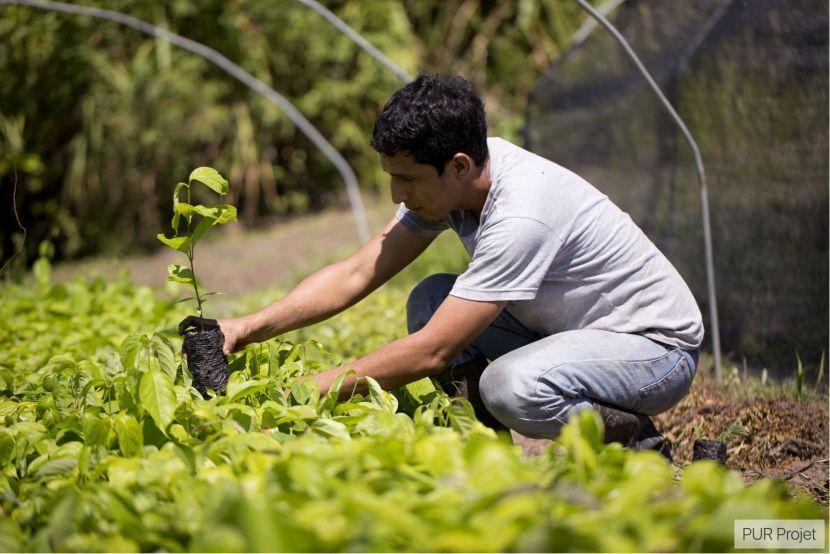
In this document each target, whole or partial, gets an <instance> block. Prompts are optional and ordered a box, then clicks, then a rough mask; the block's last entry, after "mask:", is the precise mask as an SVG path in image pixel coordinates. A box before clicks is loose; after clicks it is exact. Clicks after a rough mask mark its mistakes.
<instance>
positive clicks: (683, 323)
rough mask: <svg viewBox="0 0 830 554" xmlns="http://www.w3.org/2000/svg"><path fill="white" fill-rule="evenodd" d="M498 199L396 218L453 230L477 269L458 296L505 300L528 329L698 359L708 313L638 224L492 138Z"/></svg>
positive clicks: (578, 183) (566, 175) (549, 165)
mask: <svg viewBox="0 0 830 554" xmlns="http://www.w3.org/2000/svg"><path fill="white" fill-rule="evenodd" d="M487 146H488V148H489V150H490V182H491V184H490V191H489V193H488V195H487V200H486V202H485V204H484V208H483V210H482V212H481V218H480V219H479V218H477V217H476V215H475V213H474V212H472V211H468V210H460V211H454V212H452V213H451V214H450V215H449V216H447V217H446V218H444V219H443V220H440V221H436V220H429V219H426V218H424V217H422V216H420V215H418V214H416V213H414V212H411V211H409V210H407V209H406V207H405V206H404V205H403V204H401V206H400V207H399V209H398V212H397V217H398V219H399V220H400V221H401V222H402V223H403V224H404V225H405V226H406V227H407V228H408V229H410V230H412V231H413V232H415V233H417V234H419V235H422V236H428V237H433V236H437V235H438V234H439V233H441V231H443V230H444V229H448V228H452V229H453V230H455V232H456V233H457V234H458V236H459V237H460V238H461V242H462V243H463V244H464V247H465V248H466V249H467V251H468V252H469V253H470V256H472V261H471V262H470V265H469V266H468V268H467V271H466V272H464V273H463V274H462V275H461V276H459V277H458V279H457V280H456V282H455V286H454V287H453V289H452V291H451V292H450V294H451V295H452V296H456V297H458V298H466V299H468V300H507V301H509V302H508V307H507V309H508V310H509V311H510V313H512V314H513V315H514V316H516V317H517V318H518V319H519V321H521V322H522V323H523V324H524V325H526V326H527V327H528V328H530V329H532V330H534V331H537V332H538V333H540V334H542V335H544V336H547V335H552V334H554V333H559V332H561V331H569V330H574V329H600V330H605V331H615V332H618V333H637V334H640V335H644V336H646V337H649V338H651V339H654V340H657V341H659V342H663V343H667V344H671V345H675V346H679V347H681V348H684V349H687V350H691V349H695V348H698V347H699V346H700V343H701V342H702V340H703V322H702V320H701V315H700V309H699V308H698V306H697V303H696V302H695V299H694V297H693V296H692V293H691V291H690V290H689V287H688V286H687V285H686V283H685V282H684V281H683V278H682V277H681V276H680V274H679V273H678V272H677V270H676V269H675V268H674V267H673V266H672V264H671V263H670V262H669V261H668V260H667V259H666V257H665V256H663V254H662V253H661V252H660V251H659V250H658V249H657V247H656V246H654V244H653V243H652V242H651V241H650V240H649V239H648V237H646V236H645V234H644V233H643V232H642V231H641V230H640V228H639V227H637V225H636V224H635V223H634V222H633V221H632V220H631V218H630V217H629V216H628V214H626V213H625V212H623V211H622V210H620V209H619V208H618V207H617V206H615V205H614V203H613V202H611V201H610V200H609V199H608V197H607V196H605V195H604V194H602V193H601V192H599V191H598V190H597V189H595V188H594V187H593V186H591V184H589V183H588V182H586V181H585V180H584V179H582V178H580V177H579V176H578V175H576V174H574V173H572V172H570V171H568V170H567V169H565V168H563V167H560V166H558V165H556V164H555V163H553V162H551V161H549V160H546V159H544V158H542V157H539V156H537V155H535V154H533V153H531V152H528V151H527V150H524V149H522V148H519V147H518V146H515V145H513V144H511V143H509V142H507V141H506V140H503V139H500V138H489V139H487Z"/></svg>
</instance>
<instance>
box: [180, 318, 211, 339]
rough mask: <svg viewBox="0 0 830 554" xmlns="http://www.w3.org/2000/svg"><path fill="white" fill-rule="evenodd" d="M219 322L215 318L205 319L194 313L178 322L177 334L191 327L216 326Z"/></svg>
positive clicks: (183, 332) (181, 333) (182, 333)
mask: <svg viewBox="0 0 830 554" xmlns="http://www.w3.org/2000/svg"><path fill="white" fill-rule="evenodd" d="M218 325H219V324H218V323H217V321H216V320H215V319H207V318H204V317H199V316H196V315H189V316H187V317H186V318H184V319H183V320H182V321H181V323H179V334H180V335H184V334H185V332H187V330H188V329H189V328H191V327H198V328H200V329H201V328H206V327H216V326H218Z"/></svg>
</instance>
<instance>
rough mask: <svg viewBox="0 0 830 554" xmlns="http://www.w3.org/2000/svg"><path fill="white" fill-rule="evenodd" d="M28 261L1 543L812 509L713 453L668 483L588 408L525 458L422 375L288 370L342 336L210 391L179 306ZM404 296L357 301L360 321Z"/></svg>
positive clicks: (415, 546)
mask: <svg viewBox="0 0 830 554" xmlns="http://www.w3.org/2000/svg"><path fill="white" fill-rule="evenodd" d="M428 261H429V260H427V262H428ZM35 267H36V270H35V276H36V278H35V277H33V279H32V282H30V283H27V284H26V285H25V286H23V285H6V286H4V287H3V288H2V290H0V292H2V295H3V298H4V301H3V303H2V304H0V348H2V351H3V352H4V358H3V360H2V362H0V419H1V420H2V427H1V428H0V550H32V549H36V550H41V551H49V550H74V551H122V550H139V549H141V550H159V549H163V550H169V551H182V550H194V551H252V550H266V551H273V550H287V551H335V550H337V551H339V550H361V551H393V550H415V551H505V550H531V551H561V550H582V551H627V550H640V551H674V550H684V551H700V550H720V551H723V550H729V549H731V548H732V544H733V543H732V540H733V535H732V532H733V531H732V521H733V520H734V519H736V518H740V519H755V518H791V519H809V518H818V517H822V515H823V512H822V510H821V509H820V508H819V507H817V506H815V505H814V504H812V503H811V502H810V501H809V500H808V499H807V498H806V497H804V496H798V497H797V498H795V499H794V500H793V499H791V498H790V493H789V492H788V491H787V489H786V488H785V487H784V485H783V484H781V483H778V482H773V481H768V480H762V481H759V482H757V483H755V484H754V485H752V486H747V485H745V484H744V483H743V481H742V479H741V478H740V476H739V475H737V474H736V473H733V472H731V471H727V470H725V469H723V468H721V467H720V466H717V465H715V464H714V463H712V462H701V463H696V464H693V465H691V466H689V467H687V468H685V469H684V470H683V471H682V474H681V476H680V477H679V478H675V477H674V476H673V472H672V469H671V468H670V466H669V465H668V464H667V463H666V462H665V460H664V459H663V458H662V457H660V456H659V455H658V454H656V453H654V452H642V453H635V452H632V451H628V450H625V449H623V448H621V447H620V446H619V445H610V446H604V445H602V444H601V437H602V428H601V423H600V421H599V419H598V418H597V417H596V416H595V415H594V414H593V413H592V412H585V413H583V414H582V415H581V416H580V417H579V418H577V419H576V420H575V421H574V422H573V423H572V424H571V425H570V426H569V427H568V428H567V429H566V431H565V432H564V433H563V434H562V436H561V439H560V441H559V442H558V443H557V444H556V445H555V446H554V447H553V448H551V449H549V450H548V451H547V452H546V453H545V454H544V455H542V456H540V457H539V458H535V459H523V458H521V457H520V450H519V449H518V447H516V446H513V445H512V444H511V442H510V440H509V437H508V436H507V435H501V436H497V435H495V434H494V433H493V432H492V431H491V430H490V429H488V428H486V427H484V426H482V425H481V424H480V423H479V422H478V421H476V420H475V417H474V415H473V413H472V411H471V408H470V407H469V405H467V404H465V403H463V402H455V403H453V402H451V401H450V400H449V399H448V398H447V397H446V395H444V394H443V393H441V392H439V391H436V390H435V389H434V388H433V387H431V386H429V384H427V385H426V386H419V387H412V388H410V389H404V390H399V391H395V394H390V393H387V392H384V391H382V390H381V389H380V388H379V387H378V386H377V385H376V383H374V382H372V381H369V393H368V394H367V395H365V396H361V395H352V396H350V397H348V398H346V399H344V400H338V399H337V397H336V393H334V392H332V393H329V394H325V395H321V394H319V391H318V390H317V389H316V388H315V386H314V384H313V382H311V381H307V382H306V383H305V384H299V383H298V379H297V378H298V377H300V376H302V375H307V374H309V373H313V372H315V371H319V370H322V369H325V368H328V367H333V366H336V365H337V364H338V363H340V360H339V359H338V357H337V356H335V355H334V352H337V353H338V354H339V352H340V351H341V350H342V351H344V352H347V353H350V352H352V351H353V346H354V345H353V343H351V342H350V341H349V338H348V337H344V336H342V335H336V334H334V335H333V334H326V333H322V332H321V334H323V335H327V337H326V340H327V341H328V344H327V345H326V346H325V347H324V346H323V345H321V344H320V343H318V342H315V341H313V340H302V341H300V342H288V341H286V340H280V339H277V340H274V341H269V342H267V343H264V344H262V345H252V346H249V347H248V348H247V349H246V350H245V351H243V352H240V353H239V354H237V355H235V356H234V357H233V358H232V360H231V367H232V369H233V370H234V373H233V375H232V377H231V379H230V382H229V383H228V388H227V395H225V396H221V397H213V398H210V399H208V400H204V399H202V398H201V396H200V395H199V394H198V393H197V392H196V391H195V389H194V388H193V387H192V386H191V376H190V375H189V373H188V371H187V368H186V365H185V364H183V363H182V360H181V357H180V355H179V354H178V348H177V341H178V338H176V337H174V336H172V335H171V334H170V332H171V331H172V328H173V326H174V324H175V323H176V322H177V321H178V320H179V319H180V318H181V316H182V315H183V314H184V311H183V310H182V308H181V305H180V304H174V303H172V302H171V301H166V300H162V299H160V298H158V297H156V296H155V294H154V293H153V291H151V290H150V289H147V288H141V287H136V286H134V285H131V284H129V283H127V282H126V281H125V280H123V279H114V280H112V281H110V282H104V281H102V280H99V281H94V282H85V281H83V280H81V279H79V280H76V281H74V282H71V283H68V284H53V283H51V281H50V278H49V263H48V262H47V261H46V260H45V259H41V260H39V261H38V262H37V264H36V266H35ZM404 278H406V276H404ZM403 290H404V289H401V288H396V287H394V286H393V287H387V288H385V289H383V290H381V291H379V293H376V295H373V297H371V298H370V300H369V301H367V302H365V303H364V304H363V305H362V307H359V308H360V309H362V310H364V311H363V316H364V317H366V316H367V315H369V314H374V315H373V316H372V317H373V319H374V320H375V321H365V319H364V323H365V325H366V326H367V327H370V328H373V329H381V328H383V326H384V324H385V323H387V322H388V319H387V318H385V317H384V314H385V313H387V312H388V309H389V308H388V306H390V305H396V306H399V305H400V304H401V302H400V295H401V294H403ZM387 315H388V314H387ZM387 327H388V326H387ZM320 330H321V331H322V329H320ZM396 331H397V328H393V329H392V331H387V333H394V332H396ZM387 338H388V337H387ZM341 345H342V348H341ZM327 348H328V349H331V350H327ZM284 391H287V392H288V394H287V395H286V394H285V393H284ZM347 396H348V395H347ZM600 529H601V530H602V532H598V530H600Z"/></svg>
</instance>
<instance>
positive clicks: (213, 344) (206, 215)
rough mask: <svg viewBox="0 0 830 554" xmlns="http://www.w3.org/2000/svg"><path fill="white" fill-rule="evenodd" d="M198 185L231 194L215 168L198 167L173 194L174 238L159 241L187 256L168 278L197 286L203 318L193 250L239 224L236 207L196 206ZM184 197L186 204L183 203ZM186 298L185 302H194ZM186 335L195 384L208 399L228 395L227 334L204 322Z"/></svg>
mask: <svg viewBox="0 0 830 554" xmlns="http://www.w3.org/2000/svg"><path fill="white" fill-rule="evenodd" d="M194 183H202V184H203V185H205V186H206V187H208V188H209V189H211V190H212V191H214V192H216V193H217V194H219V195H224V194H227V193H228V181H227V180H226V179H225V178H224V177H222V176H221V175H220V174H219V172H218V171H216V170H215V169H213V168H211V167H197V168H196V169H194V170H193V172H192V173H191V174H190V177H188V179H187V183H179V184H177V185H176V189H175V190H174V191H173V220H172V221H171V226H172V227H173V233H174V236H173V238H167V237H166V236H164V235H163V234H159V235H158V239H159V240H160V241H161V242H163V243H164V244H166V245H167V246H169V247H170V248H172V249H173V250H176V251H178V252H181V253H183V254H184V255H185V256H187V266H182V265H179V264H172V265H170V266H168V268H167V279H168V280H169V281H172V282H174V283H184V284H190V285H192V286H193V291H194V292H195V295H194V296H193V297H192V299H194V300H196V310H197V311H198V312H199V317H200V318H203V317H204V313H203V311H202V305H203V304H204V303H205V300H206V298H207V296H208V295H209V294H214V293H205V294H202V293H200V292H199V281H198V280H197V279H196V271H195V269H194V267H193V250H194V249H195V247H196V243H197V242H199V239H201V238H202V237H203V236H204V234H205V232H206V231H207V230H208V229H210V228H211V227H213V226H214V225H222V224H224V223H227V222H228V221H236V208H234V207H233V206H230V205H228V204H217V205H215V206H202V205H201V204H197V205H195V206H194V205H193V203H192V202H191V199H190V198H191V194H190V193H191V190H190V189H191V187H192V186H193V184H194ZM182 194H184V195H185V201H184V202H182V201H181V196H182ZM183 222H184V235H183V236H179V230H180V229H179V228H180V227H181V226H182V223H183ZM190 299H191V298H186V299H184V300H190ZM180 332H181V333H182V334H183V335H184V352H185V354H186V355H187V365H188V367H189V368H190V371H191V373H192V374H193V385H194V386H195V387H196V389H197V390H198V391H199V392H200V393H201V394H202V396H203V397H204V398H208V396H209V395H208V391H211V390H212V391H215V392H220V393H221V392H224V391H225V387H226V385H227V382H228V378H229V376H230V370H229V367H228V360H227V358H225V355H224V353H223V352H222V345H223V343H224V335H223V334H222V330H221V329H220V328H219V327H218V326H217V325H212V326H206V325H205V324H204V322H203V323H201V324H200V325H199V328H197V329H186V330H184V331H180Z"/></svg>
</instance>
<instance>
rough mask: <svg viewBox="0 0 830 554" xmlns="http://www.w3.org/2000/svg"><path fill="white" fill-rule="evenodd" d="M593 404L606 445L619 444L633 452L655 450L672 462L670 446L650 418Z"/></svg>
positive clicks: (596, 402)
mask: <svg viewBox="0 0 830 554" xmlns="http://www.w3.org/2000/svg"><path fill="white" fill-rule="evenodd" d="M593 404H594V410H595V411H596V412H597V413H598V414H599V415H600V417H601V418H602V422H603V423H604V424H605V436H604V437H603V438H604V442H605V443H606V444H608V443H611V442H619V443H621V444H622V445H623V446H627V447H629V448H633V449H634V450H656V451H657V452H659V453H660V454H662V455H663V456H665V457H666V458H667V459H668V460H669V461H670V462H671V461H672V456H671V444H670V443H669V441H668V440H666V439H665V438H664V437H663V435H662V434H660V431H658V430H657V428H656V427H655V426H654V422H652V421H651V418H650V417H648V416H645V415H642V414H637V413H634V412H629V411H626V410H621V409H619V408H616V407H614V406H611V405H610V404H605V403H603V402H599V401H593Z"/></svg>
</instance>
